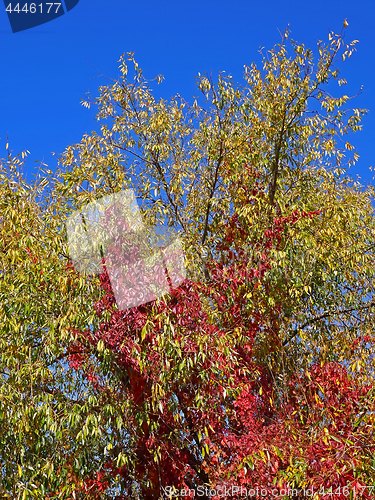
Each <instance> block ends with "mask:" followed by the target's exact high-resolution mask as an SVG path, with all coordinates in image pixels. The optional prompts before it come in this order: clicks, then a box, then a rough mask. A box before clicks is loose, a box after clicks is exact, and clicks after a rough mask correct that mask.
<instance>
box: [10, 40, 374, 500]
mask: <svg viewBox="0 0 375 500" xmlns="http://www.w3.org/2000/svg"><path fill="white" fill-rule="evenodd" d="M288 36H289V34H288V32H287V33H285V36H284V38H283V40H282V42H281V44H280V45H279V46H277V47H276V48H274V49H273V50H272V51H270V52H269V54H268V55H267V57H265V58H264V60H263V69H262V70H258V69H257V67H256V66H255V65H252V66H250V67H246V68H245V87H244V88H241V87H239V86H237V87H236V86H234V85H233V83H232V81H231V78H230V77H224V76H223V75H220V77H219V80H218V83H217V84H214V83H213V82H212V81H211V80H210V79H209V78H207V77H206V76H202V77H199V79H198V87H199V89H200V91H201V93H202V97H203V100H204V103H203V104H202V103H201V101H199V100H195V101H194V102H193V104H189V103H188V102H186V101H184V100H182V99H181V98H180V97H175V98H173V99H171V100H170V101H169V102H167V101H165V100H156V99H155V98H154V97H153V95H152V92H151V88H150V84H149V82H147V81H146V80H145V79H144V77H143V74H142V71H141V70H140V68H139V66H138V64H137V63H136V62H135V60H134V56H133V55H132V54H129V57H128V59H129V60H130V61H131V62H132V64H133V66H134V74H135V78H134V81H129V80H128V77H127V74H128V66H127V63H126V62H125V58H124V57H122V58H121V60H120V71H121V75H122V76H121V79H120V80H119V81H118V82H116V83H114V84H113V85H112V86H110V87H102V88H101V89H100V96H99V98H97V99H96V100H95V101H94V103H95V104H96V105H97V106H98V109H99V111H98V118H99V120H102V121H103V123H102V125H101V132H100V133H96V132H93V133H92V134H91V135H86V136H84V137H83V139H82V141H81V142H80V143H79V144H76V145H74V146H70V147H69V148H67V150H66V151H65V153H64V155H63V156H62V158H61V160H60V161H61V165H62V169H61V170H60V171H59V172H58V174H56V177H53V174H52V172H45V176H44V177H42V178H39V179H37V181H36V182H35V184H34V185H33V186H29V185H27V184H26V183H25V182H24V180H23V178H22V175H21V174H20V169H21V166H22V165H21V164H22V162H21V160H20V159H19V158H13V157H12V156H11V155H10V154H9V155H8V159H7V160H3V161H2V167H1V168H2V170H1V190H2V192H1V197H0V213H1V220H0V223H1V234H0V237H1V240H0V245H1V251H2V255H3V256H4V257H3V259H2V271H1V272H2V276H1V280H0V295H1V305H0V318H1V322H2V323H1V326H0V349H1V363H2V364H1V377H2V378H1V386H0V387H1V389H0V398H1V399H0V401H1V405H2V406H1V408H0V460H1V463H4V466H1V465H0V487H1V488H2V489H1V490H0V491H1V493H3V494H4V495H5V497H6V498H7V497H8V498H22V499H24V498H38V499H40V498H51V499H52V498H54V499H57V498H59V499H63V498H65V499H72V498H74V499H88V500H89V499H92V500H94V499H95V500H96V499H106V498H108V499H111V498H112V499H115V498H117V499H119V500H120V499H125V498H134V499H139V500H157V499H159V498H189V497H190V498H194V497H197V498H198V497H200V498H214V499H218V498H222V497H229V498H233V499H240V498H244V497H249V498H254V499H255V498H280V499H282V498H300V499H302V498H312V497H313V496H314V495H315V498H321V499H331V498H332V496H333V495H334V496H335V498H338V499H341V498H342V499H343V498H368V499H371V498H375V492H374V493H373V491H372V486H373V481H374V477H375V455H374V453H375V442H374V431H373V427H374V381H373V375H374V364H373V361H374V360H373V352H374V346H373V342H374V323H373V307H374V287H373V283H374V267H373V262H374V257H375V252H374V248H375V245H374V238H375V224H374V211H373V195H374V192H373V188H372V187H371V186H366V187H365V186H361V185H359V184H358V183H356V182H354V181H352V180H351V179H350V178H349V177H348V176H347V174H346V170H345V168H344V167H348V166H351V165H353V164H354V163H355V161H356V159H357V158H358V155H357V153H356V152H354V154H353V157H347V155H348V154H350V152H351V150H352V149H353V146H351V145H350V144H349V142H345V143H344V144H343V146H342V147H340V141H341V138H342V136H344V135H345V134H348V133H349V132H353V131H356V130H359V129H360V121H361V116H362V115H363V114H364V113H365V111H364V110H360V109H354V110H351V109H347V108H346V107H345V105H346V103H347V101H348V100H349V97H348V96H346V95H344V96H341V97H338V98H334V97H332V94H331V93H328V91H326V88H327V87H325V86H326V85H328V84H329V85H333V84H334V83H336V82H337V81H338V82H339V84H340V86H341V85H343V84H344V83H345V82H344V81H343V79H340V78H339V73H338V70H337V69H336V68H335V67H334V62H335V61H336V59H337V58H338V57H339V56H340V55H342V56H343V59H345V58H346V57H349V56H350V55H351V53H352V51H353V50H354V44H355V43H353V44H349V45H345V44H344V43H343V38H342V36H341V35H335V34H334V33H331V34H330V39H329V43H328V45H327V46H325V45H323V44H322V43H320V44H319V59H318V64H317V65H316V66H314V65H313V64H312V52H311V51H310V50H309V49H305V47H304V46H303V45H299V44H297V43H296V42H294V41H292V40H290V41H289V39H288ZM288 44H289V45H291V47H292V51H293V52H294V53H293V56H288V54H287V46H289V45H288ZM311 102H313V103H315V105H316V106H317V107H318V109H315V110H314V109H313V108H312V107H311V106H310V103H311ZM307 103H309V106H310V107H309V108H308V105H307ZM91 104H93V103H91V102H90V101H87V102H86V105H87V106H89V105H91ZM312 111H314V112H312ZM105 120H107V121H105ZM48 186H51V188H50V190H49V188H48V189H47V193H46V192H45V191H46V188H47V187H48ZM128 188H131V189H133V190H134V192H135V193H136V196H137V200H138V202H139V205H140V210H141V213H142V217H143V219H144V221H145V223H146V224H147V226H148V227H151V228H152V227H154V226H156V225H157V224H159V223H163V224H165V225H167V226H170V227H174V228H175V229H176V230H178V232H179V235H180V237H181V240H182V242H183V249H184V258H185V262H186V269H187V276H186V279H185V280H184V281H183V283H181V284H180V285H179V286H178V287H172V286H170V290H169V293H167V294H164V295H163V296H161V297H158V298H157V299H155V300H153V301H147V302H145V303H144V304H141V305H139V306H136V307H132V308H129V309H125V310H120V308H119V307H118V304H116V301H115V297H114V293H113V289H112V287H111V282H110V279H109V274H108V269H107V265H108V262H106V260H105V259H103V262H102V265H103V267H102V272H101V273H100V274H99V275H98V276H90V275H88V274H85V273H83V272H82V273H79V272H78V271H77V269H75V267H74V262H72V260H71V259H70V256H69V252H68V248H67V245H66V234H65V229H64V222H65V221H66V220H67V218H68V217H69V214H70V213H71V212H72V210H79V209H80V208H81V207H83V206H85V205H86V204H87V203H90V202H91V201H93V200H96V199H98V198H100V197H101V196H105V195H106V194H109V193H116V192H118V191H120V190H122V189H128ZM43 197H44V198H43ZM38 199H39V200H40V199H42V200H43V203H42V202H41V201H38ZM107 215H108V217H111V218H112V219H113V218H114V217H117V215H116V214H112V213H108V214H107ZM112 222H116V221H113V220H112ZM115 225H116V224H115ZM117 227H121V228H122V229H123V231H121V235H120V236H119V239H117V240H116V241H115V242H114V243H113V242H112V243H113V244H112V246H111V258H112V259H113V260H115V261H116V259H121V258H122V253H121V252H122V249H123V245H124V244H126V245H127V248H128V253H129V252H130V254H129V255H131V256H132V258H134V259H136V260H137V259H139V258H140V255H139V248H138V246H137V235H136V234H135V233H132V231H131V230H130V228H129V227H128V226H127V225H126V221H124V220H118V221H117ZM120 241H121V242H122V244H121V245H120V244H119V242H120ZM109 244H111V243H109ZM116 252H117V253H116ZM154 273H155V276H157V275H159V276H161V275H162V274H163V273H166V277H167V280H169V284H170V285H172V282H171V277H170V276H169V274H168V272H167V269H166V268H164V266H163V265H156V266H155V269H154ZM133 285H134V286H133V287H132V288H130V289H128V293H129V294H132V293H135V291H137V293H141V292H142V287H143V286H144V283H142V281H141V280H139V281H137V282H134V283H133ZM21 415H22V418H21ZM6 495H8V496H6Z"/></svg>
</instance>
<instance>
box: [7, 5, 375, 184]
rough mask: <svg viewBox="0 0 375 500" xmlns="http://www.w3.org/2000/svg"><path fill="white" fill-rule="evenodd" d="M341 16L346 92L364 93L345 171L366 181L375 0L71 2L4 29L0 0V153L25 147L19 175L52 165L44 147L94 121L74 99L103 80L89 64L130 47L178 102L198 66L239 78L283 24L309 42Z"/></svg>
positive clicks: (370, 159)
mask: <svg viewBox="0 0 375 500" xmlns="http://www.w3.org/2000/svg"><path fill="white" fill-rule="evenodd" d="M24 3H25V0H22V1H21V2H20V5H23V4H24ZM345 18H346V19H347V20H348V22H349V27H348V29H347V34H346V37H347V38H346V40H347V41H350V40H352V39H358V40H359V41H360V43H359V44H358V45H357V52H356V53H355V54H354V55H353V56H352V58H351V59H350V60H349V61H348V62H347V63H344V64H342V76H343V77H345V78H346V79H347V80H348V83H349V85H348V86H347V89H346V92H348V93H349V94H356V93H357V92H358V90H359V88H360V86H361V85H363V87H364V89H365V90H367V92H365V93H363V94H362V95H361V96H359V97H358V98H357V99H356V100H355V102H353V106H354V107H364V108H368V109H369V110H370V113H369V115H368V116H366V117H365V119H364V130H363V131H362V132H359V133H358V134H355V136H354V137H353V142H354V144H355V145H356V147H357V150H358V153H359V154H360V156H361V158H360V161H359V163H358V164H357V165H356V166H355V167H353V168H352V169H351V174H352V175H356V174H359V175H360V176H361V177H362V179H363V180H364V181H367V182H369V181H371V179H372V175H373V174H372V173H371V172H370V170H369V166H370V165H375V159H374V152H373V147H374V143H375V141H374V139H375V133H374V131H375V120H374V116H375V83H374V82H375V55H374V54H375V52H374V49H375V0H357V1H355V2H353V1H348V0H314V1H310V2H308V1H304V0H263V2H260V1H257V2H255V1H253V0H228V1H223V0H215V1H213V0H199V1H198V0H185V1H184V2H182V1H181V0H173V1H172V0H164V1H163V0H159V1H151V0H143V1H138V2H136V1H130V0H80V1H79V3H78V5H77V6H76V7H75V8H73V9H72V10H70V12H68V13H66V14H65V15H63V16H61V17H59V18H58V19H55V20H54V21H51V22H49V23H47V24H44V25H41V26H38V27H35V28H32V29H30V30H26V31H22V32H19V33H14V34H13V33H12V31H11V29H10V25H9V21H8V18H7V15H6V12H5V7H4V6H3V5H1V6H0V47H1V68H2V72H1V79H0V158H1V157H4V156H5V144H6V136H7V135H8V137H9V143H10V148H11V149H12V150H13V152H14V153H19V152H20V151H21V150H24V149H28V150H29V151H30V152H31V154H30V156H29V157H28V159H27V163H26V171H27V173H28V178H29V173H31V172H33V171H35V169H36V168H37V163H35V162H37V161H41V160H44V162H45V163H47V164H48V165H49V167H50V168H51V169H53V170H54V169H55V168H56V167H57V160H56V157H54V156H53V155H52V154H51V152H52V151H54V152H56V153H57V154H59V153H62V152H63V150H64V149H65V147H66V146H68V145H70V144H72V143H74V142H78V141H79V140H80V139H81V137H82V135H83V134H84V133H89V132H90V131H92V130H94V129H96V128H97V126H98V124H97V122H96V121H95V120H94V115H95V112H94V111H93V110H87V109H86V108H84V107H83V106H82V105H81V104H80V99H81V98H83V97H84V96H85V93H86V92H87V91H90V92H91V94H92V96H96V95H97V88H98V87H99V85H103V84H105V80H104V79H103V78H100V77H98V72H97V70H96V69H95V68H94V67H93V66H95V67H96V68H98V69H99V70H100V71H101V73H103V74H104V75H106V76H109V77H112V78H116V77H117V76H118V74H119V70H118V63H117V60H118V59H119V57H120V55H121V54H122V53H123V52H128V51H134V52H135V56H136V59H137V61H138V62H139V63H140V65H141V67H142V68H143V70H144V73H145V75H146V77H150V78H152V77H154V76H156V75H157V74H158V73H162V74H163V75H164V76H165V78H166V79H165V81H164V82H163V84H162V85H161V86H159V88H158V94H159V95H160V96H162V97H164V98H169V97H170V96H171V95H173V94H175V93H180V94H181V96H183V97H185V98H187V99H188V98H189V97H190V96H191V95H192V94H194V93H195V75H197V73H198V72H200V73H204V72H211V71H212V74H213V76H214V77H215V76H216V75H217V73H218V71H219V70H225V71H226V72H227V73H231V74H232V75H233V76H234V78H235V80H236V81H241V80H242V72H243V65H244V64H248V65H249V64H250V63H251V62H252V61H255V62H259V60H260V58H259V53H258V49H259V47H260V46H263V47H265V48H266V49H270V48H272V46H273V45H274V44H275V43H278V42H279V41H280V35H279V33H278V30H280V31H283V30H284V29H285V28H286V26H287V25H288V23H289V25H290V28H291V31H292V33H291V37H292V38H293V39H295V40H298V41H300V42H303V43H305V45H307V46H309V47H311V48H314V47H316V41H317V40H318V39H323V40H327V35H328V31H329V30H333V31H335V32H337V33H338V32H340V31H341V28H342V24H343V21H344V19H345ZM341 89H343V87H341ZM30 178H31V176H30ZM30 180H31V179H30Z"/></svg>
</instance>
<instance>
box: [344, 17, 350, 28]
mask: <svg viewBox="0 0 375 500" xmlns="http://www.w3.org/2000/svg"><path fill="white" fill-rule="evenodd" d="M348 26H349V23H348V21H347V20H346V19H345V21H344V28H347V27H348Z"/></svg>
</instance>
